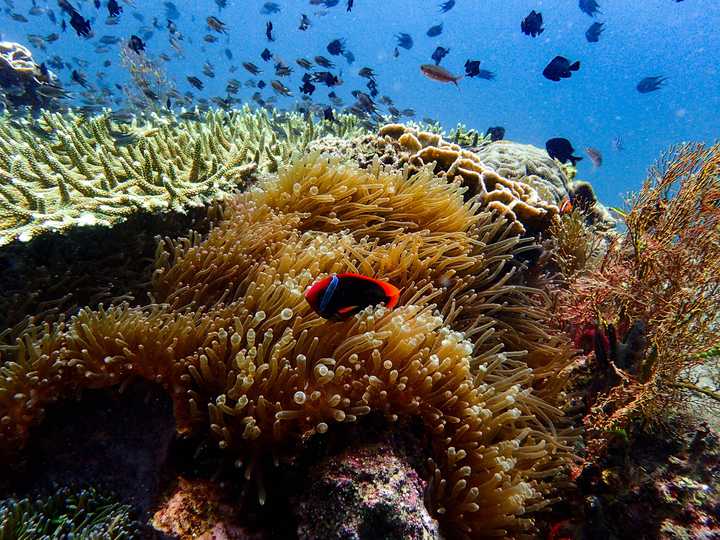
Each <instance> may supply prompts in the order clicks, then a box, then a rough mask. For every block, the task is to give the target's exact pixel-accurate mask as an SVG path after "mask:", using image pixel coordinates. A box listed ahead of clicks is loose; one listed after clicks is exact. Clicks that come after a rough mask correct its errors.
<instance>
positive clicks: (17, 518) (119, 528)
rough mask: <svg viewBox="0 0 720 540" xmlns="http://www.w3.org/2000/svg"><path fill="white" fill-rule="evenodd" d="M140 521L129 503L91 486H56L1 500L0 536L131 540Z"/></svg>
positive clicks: (10, 537) (137, 535)
mask: <svg viewBox="0 0 720 540" xmlns="http://www.w3.org/2000/svg"><path fill="white" fill-rule="evenodd" d="M140 537H141V536H140V525H139V524H138V523H137V522H135V521H134V520H133V518H132V516H131V509H130V507H129V506H125V505H122V504H120V503H118V502H116V501H115V500H114V499H112V498H111V497H108V496H106V495H103V494H101V493H99V492H98V491H96V490H95V489H94V488H85V489H81V490H74V489H70V488H67V487H63V488H59V489H58V490H56V491H55V492H54V493H53V494H52V495H50V496H47V497H45V498H34V499H29V498H24V499H13V498H10V499H4V500H0V538H1V539H2V540H6V539H7V540H12V539H15V538H37V539H52V538H75V539H77V540H92V539H94V538H106V539H108V540H132V539H138V538H140Z"/></svg>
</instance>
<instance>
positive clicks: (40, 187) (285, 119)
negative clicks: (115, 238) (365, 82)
mask: <svg viewBox="0 0 720 540" xmlns="http://www.w3.org/2000/svg"><path fill="white" fill-rule="evenodd" d="M363 131H364V130H363V128H361V127H360V124H359V121H358V120H357V118H355V117H353V116H351V115H339V116H338V121H337V122H336V123H331V122H329V121H320V122H318V123H314V122H313V121H312V119H306V118H305V117H303V116H302V115H299V114H295V113H283V114H280V113H275V112H272V113H271V112H268V111H266V110H264V109H263V110H259V111H256V112H253V111H251V110H250V109H249V108H247V107H246V108H244V109H242V110H239V111H232V112H222V111H219V112H208V113H206V114H205V115H204V116H203V117H202V118H198V119H197V120H182V121H178V120H176V119H174V118H172V119H168V118H167V117H159V116H155V115H150V116H147V117H143V118H140V117H138V118H135V119H134V120H133V121H132V122H131V123H129V124H118V123H116V122H114V121H113V119H112V115H111V114H101V115H98V116H96V117H93V118H86V117H84V116H81V115H76V114H74V113H67V114H59V113H55V114H53V113H48V112H46V113H44V114H43V115H42V117H41V118H40V119H39V120H38V121H37V122H36V123H33V122H30V123H25V124H22V123H20V122H18V121H14V120H11V119H10V118H9V117H7V116H6V117H2V118H0V245H3V244H7V243H9V242H11V241H13V240H15V239H20V240H29V239H30V238H32V237H34V236H36V235H38V234H39V233H42V232H44V231H48V230H50V231H61V230H64V229H66V228H69V227H72V226H77V225H111V224H113V223H117V222H118V221H122V220H124V219H125V218H127V216H129V215H131V214H134V213H136V212H139V211H150V212H155V211H163V210H169V209H172V210H175V211H184V210H185V209H187V208H188V207H193V206H199V205H203V204H205V203H207V202H208V201H213V200H217V199H222V198H224V197H226V196H227V195H229V194H231V193H233V192H235V191H237V190H239V189H242V188H244V187H245V186H246V185H247V184H248V183H249V182H250V181H252V179H253V178H254V177H255V176H256V175H260V174H264V173H271V172H274V171H277V169H278V167H279V165H280V163H282V162H286V161H288V160H289V159H290V158H291V157H292V156H293V155H295V154H297V153H302V152H303V151H304V149H305V147H306V146H307V144H308V143H309V142H310V141H311V140H313V139H314V138H316V137H319V136H322V135H324V134H328V133H332V134H334V135H336V136H340V137H349V136H354V135H357V134H360V133H362V132H363Z"/></svg>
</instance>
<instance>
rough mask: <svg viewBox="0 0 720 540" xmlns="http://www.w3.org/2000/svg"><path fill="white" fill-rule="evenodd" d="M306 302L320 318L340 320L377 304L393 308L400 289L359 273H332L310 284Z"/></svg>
mask: <svg viewBox="0 0 720 540" xmlns="http://www.w3.org/2000/svg"><path fill="white" fill-rule="evenodd" d="M305 299H306V300H307V301H308V304H310V306H311V307H312V308H313V309H314V310H315V311H316V312H317V313H318V315H320V316H321V317H323V318H325V319H332V320H342V319H346V318H348V317H351V316H352V315H355V314H356V313H358V312H360V311H362V310H363V309H365V308H366V307H368V306H374V305H376V304H385V307H387V308H388V309H392V308H394V307H395V306H396V305H397V303H398V300H399V299H400V289H398V288H397V287H395V286H393V285H390V284H389V283H387V282H385V281H380V280H377V279H373V278H371V277H368V276H361V275H360V274H352V273H343V274H332V275H330V276H328V277H326V278H323V279H321V280H320V281H318V282H316V283H314V284H313V285H311V286H310V287H309V288H308V289H307V290H306V291H305Z"/></svg>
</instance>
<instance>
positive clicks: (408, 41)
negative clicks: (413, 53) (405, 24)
mask: <svg viewBox="0 0 720 540" xmlns="http://www.w3.org/2000/svg"><path fill="white" fill-rule="evenodd" d="M395 39H397V45H398V47H402V48H403V49H408V50H409V49H412V46H413V39H412V36H410V34H406V33H404V32H402V33H400V34H397V35H396V36H395Z"/></svg>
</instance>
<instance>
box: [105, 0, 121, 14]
mask: <svg viewBox="0 0 720 540" xmlns="http://www.w3.org/2000/svg"><path fill="white" fill-rule="evenodd" d="M107 9H108V14H109V15H110V17H119V16H120V14H121V13H122V10H123V8H122V6H121V5H119V4H118V3H117V0H108V3H107Z"/></svg>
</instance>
